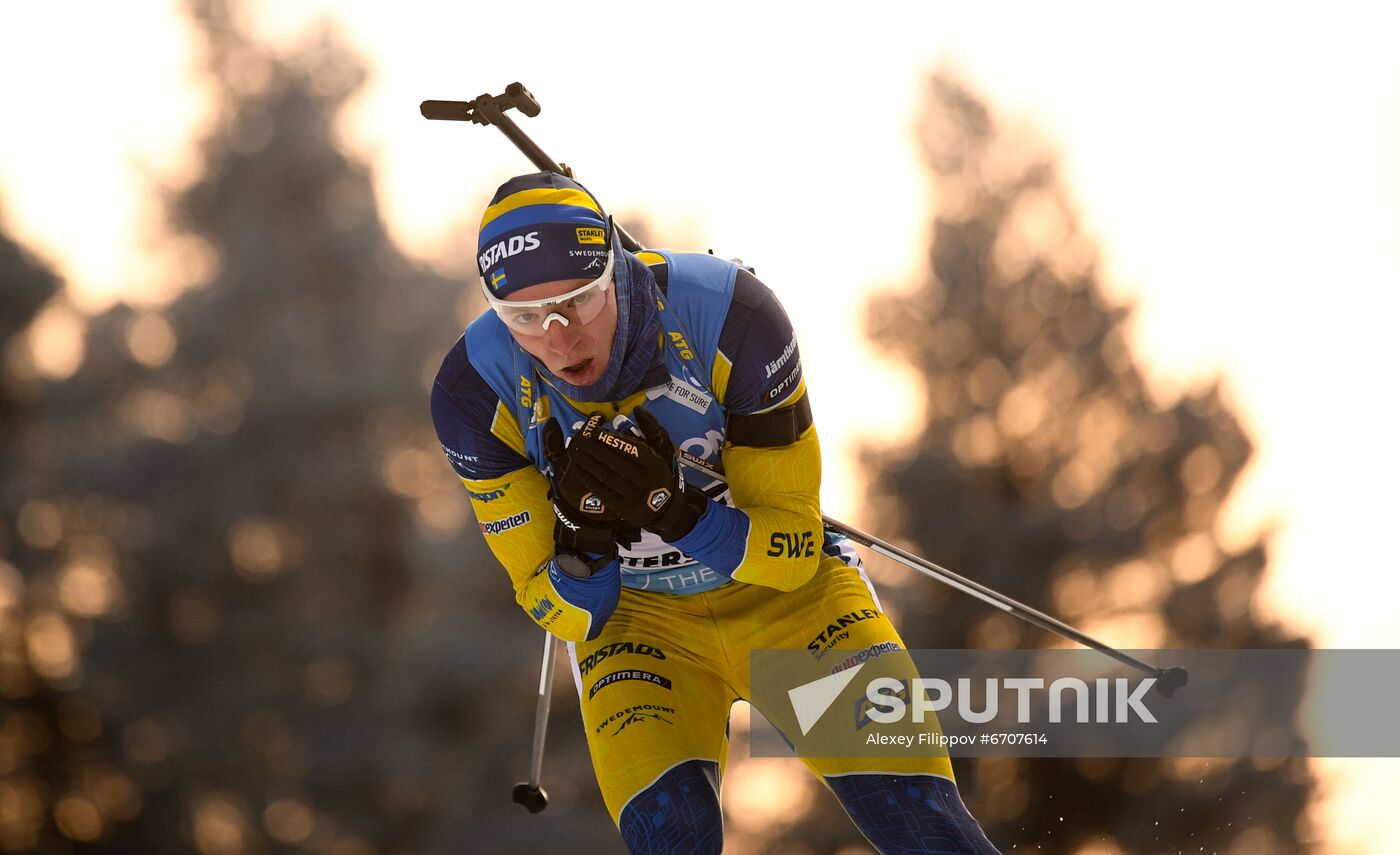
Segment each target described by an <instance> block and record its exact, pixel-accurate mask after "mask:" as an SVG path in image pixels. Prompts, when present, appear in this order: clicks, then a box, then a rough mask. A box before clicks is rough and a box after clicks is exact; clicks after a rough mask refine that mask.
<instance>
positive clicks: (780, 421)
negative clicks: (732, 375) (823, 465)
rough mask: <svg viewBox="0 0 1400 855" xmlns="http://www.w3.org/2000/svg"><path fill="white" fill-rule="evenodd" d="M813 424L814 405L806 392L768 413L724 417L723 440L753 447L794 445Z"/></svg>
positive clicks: (731, 414) (732, 414) (733, 414)
mask: <svg viewBox="0 0 1400 855" xmlns="http://www.w3.org/2000/svg"><path fill="white" fill-rule="evenodd" d="M811 426H812V404H811V402H809V401H808V400H807V395H806V394H803V396H802V397H801V398H799V399H798V400H797V403H796V404H793V405H792V406H791V407H783V408H782V409H780V410H770V411H769V412H766V413H754V414H752V415H738V414H735V413H730V414H729V416H728V417H727V418H726V419H725V424H724V439H725V441H726V442H730V443H733V444H734V445H747V446H750V447H752V448H781V447H782V446H784V445H792V444H793V443H794V442H797V440H798V438H799V437H801V436H802V432H803V431H805V430H807V428H809V427H811Z"/></svg>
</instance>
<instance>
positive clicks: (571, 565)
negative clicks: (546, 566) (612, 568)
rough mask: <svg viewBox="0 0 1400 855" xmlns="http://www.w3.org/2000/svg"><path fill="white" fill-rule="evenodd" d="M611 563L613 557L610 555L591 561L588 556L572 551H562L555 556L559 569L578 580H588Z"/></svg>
mask: <svg viewBox="0 0 1400 855" xmlns="http://www.w3.org/2000/svg"><path fill="white" fill-rule="evenodd" d="M610 561H612V557H611V556H609V555H601V556H599V557H598V558H596V559H592V560H590V559H589V558H588V557H587V556H586V555H583V554H580V553H577V552H572V551H560V552H556V553H555V555H554V563H555V564H557V565H559V569H560V570H562V571H564V572H565V573H567V574H569V575H570V576H573V577H574V578H576V579H587V578H588V577H589V576H592V575H593V574H594V573H597V572H598V571H599V570H602V569H603V568H604V567H606V566H608V562H610Z"/></svg>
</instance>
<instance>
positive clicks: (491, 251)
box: [477, 232, 540, 270]
mask: <svg viewBox="0 0 1400 855" xmlns="http://www.w3.org/2000/svg"><path fill="white" fill-rule="evenodd" d="M539 234H540V233H539V232H530V233H528V234H523V235H512V236H511V237H509V238H507V239H506V240H503V241H497V242H496V243H493V244H491V245H490V246H488V247H486V249H485V250H483V251H482V253H481V256H480V257H479V258H478V259H477V261H479V262H480V263H481V269H482V270H485V269H486V268H488V267H490V266H491V265H493V264H496V263H497V262H499V261H500V260H501V259H503V258H509V257H510V256H512V255H519V254H520V253H522V252H529V251H530V250H532V249H539V248H540V238H539Z"/></svg>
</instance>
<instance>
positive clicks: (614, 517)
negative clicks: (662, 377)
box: [541, 414, 638, 566]
mask: <svg viewBox="0 0 1400 855" xmlns="http://www.w3.org/2000/svg"><path fill="white" fill-rule="evenodd" d="M602 421H603V416H602V415H601V414H598V415H597V416H596V418H594V417H590V418H589V419H588V420H587V421H586V422H584V425H583V428H582V429H580V431H579V434H578V436H577V437H575V438H574V441H573V442H572V443H571V444H569V445H568V446H566V445H565V443H564V432H563V430H562V429H561V428H560V427H559V423H558V422H557V421H554V420H553V419H551V420H550V421H549V422H548V423H546V424H545V426H544V427H543V428H542V430H543V434H542V436H541V441H542V444H543V446H544V455H545V459H546V460H548V461H549V468H550V470H551V472H552V474H553V478H552V479H551V482H550V499H551V500H553V502H554V517H555V520H554V544H555V551H556V552H559V553H561V554H575V555H578V556H580V557H582V558H584V559H585V560H587V561H589V562H590V563H597V562H598V561H599V560H601V561H602V564H606V563H607V561H610V560H612V559H614V558H616V557H617V545H618V544H619V543H633V542H635V541H636V540H637V539H638V533H637V531H636V529H635V527H633V526H631V525H629V524H628V523H626V522H625V521H623V520H622V519H621V518H620V517H619V516H618V514H617V513H616V512H615V511H614V510H613V509H611V508H609V507H608V506H607V505H606V503H605V502H604V500H603V499H602V498H601V497H600V496H598V495H597V493H596V492H595V491H594V490H592V489H591V488H590V487H589V485H588V484H587V482H586V481H585V472H584V471H583V469H582V467H581V466H580V465H579V464H578V461H577V460H576V454H575V453H574V449H575V448H576V447H577V445H578V442H579V439H580V438H582V437H585V436H591V435H593V434H594V433H596V432H597V431H598V430H600V429H601V424H602ZM600 566H601V565H600Z"/></svg>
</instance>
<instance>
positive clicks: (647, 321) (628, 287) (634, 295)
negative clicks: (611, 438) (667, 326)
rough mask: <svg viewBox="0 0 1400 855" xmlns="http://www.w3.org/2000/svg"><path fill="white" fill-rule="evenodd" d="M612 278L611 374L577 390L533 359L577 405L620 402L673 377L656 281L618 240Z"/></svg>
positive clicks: (609, 364)
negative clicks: (665, 351) (663, 342)
mask: <svg viewBox="0 0 1400 855" xmlns="http://www.w3.org/2000/svg"><path fill="white" fill-rule="evenodd" d="M613 253H614V258H615V259H616V261H615V262H614V264H613V277H614V281H615V282H616V286H615V287H614V288H613V293H614V294H616V295H617V331H616V332H615V333H614V334H613V344H612V353H611V355H610V356H609V357H608V367H607V370H605V371H604V372H603V376H602V377H599V378H598V380H597V382H595V383H592V384H590V385H588V386H574V385H573V384H571V383H565V382H564V381H563V380H561V379H559V378H558V377H555V376H554V375H553V374H550V373H549V369H547V368H545V367H544V365H542V364H540V362H539V361H538V360H536V359H535V358H534V357H531V361H532V362H534V363H535V368H536V369H538V370H539V372H540V373H541V374H545V375H548V377H549V380H550V382H551V383H552V384H554V387H555V388H556V389H558V390H559V391H561V392H563V393H564V394H565V395H568V396H569V397H570V398H572V399H573V400H575V401H613V402H616V401H620V400H622V399H623V398H626V397H627V396H628V395H631V394H634V393H636V392H638V391H640V390H642V389H649V388H651V387H652V386H656V385H660V384H662V383H665V382H666V380H667V378H668V377H669V376H670V374H669V372H668V371H667V370H666V365H665V360H664V358H663V355H662V351H661V340H660V338H661V313H660V311H659V310H658V309H657V307H656V303H657V299H658V298H659V296H660V295H659V293H658V289H657V286H656V277H655V276H653V275H652V272H651V268H649V267H647V266H646V264H644V263H643V262H642V260H641V259H640V258H637V256H635V255H633V254H632V253H630V252H628V251H627V250H625V249H623V248H622V243H621V241H620V240H618V239H617V237H616V236H614V238H613Z"/></svg>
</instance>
